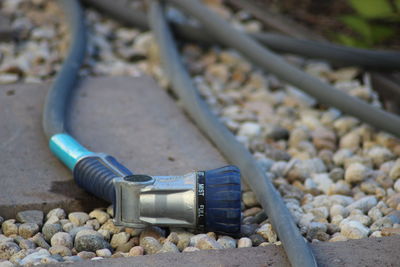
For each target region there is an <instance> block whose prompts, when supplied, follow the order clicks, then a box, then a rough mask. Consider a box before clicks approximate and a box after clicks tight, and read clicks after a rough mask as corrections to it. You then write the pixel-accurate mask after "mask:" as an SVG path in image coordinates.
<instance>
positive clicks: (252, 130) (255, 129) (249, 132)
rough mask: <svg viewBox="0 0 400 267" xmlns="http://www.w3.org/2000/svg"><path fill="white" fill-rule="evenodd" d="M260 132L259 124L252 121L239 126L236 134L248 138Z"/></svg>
mask: <svg viewBox="0 0 400 267" xmlns="http://www.w3.org/2000/svg"><path fill="white" fill-rule="evenodd" d="M260 134H261V126H260V125H259V124H257V123H254V122H245V123H243V124H242V126H241V127H240V128H239V132H238V135H239V136H246V137H249V138H253V137H256V136H258V135H260Z"/></svg>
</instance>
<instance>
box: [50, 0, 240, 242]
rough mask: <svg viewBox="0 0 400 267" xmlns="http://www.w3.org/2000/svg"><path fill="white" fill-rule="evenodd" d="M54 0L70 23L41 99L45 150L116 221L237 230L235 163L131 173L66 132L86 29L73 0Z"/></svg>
mask: <svg viewBox="0 0 400 267" xmlns="http://www.w3.org/2000/svg"><path fill="white" fill-rule="evenodd" d="M58 3H59V4H60V7H61V8H62V9H63V11H64V14H65V16H66V20H67V24H68V26H69V28H70V33H71V38H70V39H71V44H70V48H69V51H68V54H67V56H66V58H65V60H64V62H63V64H62V67H61V70H60V72H59V73H58V74H57V76H56V78H55V81H54V83H53V85H52V87H51V88H50V90H49V92H48V94H47V96H46V100H45V105H44V112H43V129H44V132H45V135H46V136H47V137H48V138H49V147H50V150H51V152H52V153H53V154H54V155H55V156H57V157H58V158H59V159H60V160H61V161H62V162H63V163H64V164H65V165H66V166H67V167H68V168H69V169H70V170H71V171H72V172H73V176H74V179H75V182H76V183H77V184H78V185H79V186H80V187H82V188H83V189H85V190H86V191H88V192H90V193H92V194H93V195H95V196H96V197H98V198H101V199H104V200H106V201H108V202H110V203H112V204H113V207H114V214H115V216H114V221H115V224H116V225H120V226H125V227H133V228H136V229H142V228H145V227H146V226H149V225H158V226H170V227H187V228H196V229H199V230H202V231H213V232H218V233H225V234H232V235H235V234H238V233H239V232H240V225H241V205H240V204H241V202H240V200H241V184H240V171H239V169H238V168H237V167H235V166H225V167H221V168H218V169H215V170H208V171H197V172H191V173H188V174H185V175H175V176H149V175H142V174H133V173H132V172H131V171H130V170H129V169H128V168H126V167H125V166H123V165H122V164H120V163H119V162H118V161H117V160H116V159H115V158H113V157H112V156H110V155H107V154H104V153H95V152H91V151H89V150H87V149H86V148H85V147H83V146H82V145H80V144H79V143H78V141H77V140H75V139H74V138H73V137H72V136H71V135H69V134H68V133H67V132H66V126H65V115H66V111H67V106H68V102H69V98H70V95H71V93H72V91H73V88H74V87H75V84H76V81H77V78H78V72H79V68H80V66H81V64H82V62H83V60H84V55H85V50H86V34H85V24H84V17H83V11H82V9H81V7H80V5H79V1H77V0H58Z"/></svg>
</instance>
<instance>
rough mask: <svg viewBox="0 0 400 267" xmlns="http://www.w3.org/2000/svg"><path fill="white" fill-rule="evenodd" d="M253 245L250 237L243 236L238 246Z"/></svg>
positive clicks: (247, 246) (248, 246) (249, 246)
mask: <svg viewBox="0 0 400 267" xmlns="http://www.w3.org/2000/svg"><path fill="white" fill-rule="evenodd" d="M252 246H253V244H252V242H251V239H250V238H248V237H242V238H240V239H239V240H238V243H237V247H238V248H251V247H252Z"/></svg>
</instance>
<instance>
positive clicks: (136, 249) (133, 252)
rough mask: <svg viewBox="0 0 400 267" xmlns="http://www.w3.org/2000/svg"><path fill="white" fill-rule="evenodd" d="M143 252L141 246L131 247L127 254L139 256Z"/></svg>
mask: <svg viewBox="0 0 400 267" xmlns="http://www.w3.org/2000/svg"><path fill="white" fill-rule="evenodd" d="M143 254H144V249H143V247H141V246H136V247H133V248H131V249H130V250H129V253H128V255H129V256H141V255H143Z"/></svg>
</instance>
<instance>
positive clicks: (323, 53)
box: [81, 0, 400, 70]
mask: <svg viewBox="0 0 400 267" xmlns="http://www.w3.org/2000/svg"><path fill="white" fill-rule="evenodd" d="M81 1H82V2H84V3H86V4H88V5H90V6H93V7H95V8H97V9H98V10H100V11H102V12H104V13H106V14H108V15H109V16H111V17H112V18H114V19H116V20H117V21H120V22H121V23H123V24H124V25H127V26H133V27H138V28H140V29H142V30H148V29H149V27H148V23H147V18H146V15H145V14H144V13H143V12H142V11H139V10H135V9H133V8H131V7H127V6H126V5H124V4H122V2H121V1H118V0H116V1H109V0H81ZM172 28H173V30H174V33H176V34H177V36H178V37H179V38H184V39H186V40H188V41H193V42H196V43H201V44H207V45H213V44H216V38H213V37H212V36H211V35H209V34H208V33H207V32H206V31H205V30H204V29H203V28H200V27H196V26H192V25H188V24H180V23H172ZM247 35H248V36H250V37H251V38H253V39H254V40H257V41H258V42H260V43H261V44H263V45H265V46H267V47H268V48H270V49H272V50H274V51H277V52H283V53H293V54H297V55H301V56H305V57H309V58H321V59H326V60H329V61H330V62H332V63H337V64H340V65H342V66H348V65H357V66H361V67H365V68H370V69H379V70H388V69H400V53H399V52H396V51H373V50H368V49H360V48H351V47H347V46H343V45H336V44H330V43H322V42H317V41H308V40H301V39H295V38H292V37H287V36H284V35H281V34H275V33H266V32H261V33H248V34H247ZM228 47H229V46H228Z"/></svg>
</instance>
